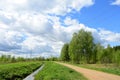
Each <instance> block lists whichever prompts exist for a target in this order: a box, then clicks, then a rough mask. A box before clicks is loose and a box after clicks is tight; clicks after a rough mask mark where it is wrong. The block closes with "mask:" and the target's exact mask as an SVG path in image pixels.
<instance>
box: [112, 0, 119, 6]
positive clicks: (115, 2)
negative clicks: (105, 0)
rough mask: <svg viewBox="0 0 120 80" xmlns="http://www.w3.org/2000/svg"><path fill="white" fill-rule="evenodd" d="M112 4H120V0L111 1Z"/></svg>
mask: <svg viewBox="0 0 120 80" xmlns="http://www.w3.org/2000/svg"><path fill="white" fill-rule="evenodd" d="M111 4H112V5H118V6H119V5H120V0H115V1H114V2H112V3H111Z"/></svg>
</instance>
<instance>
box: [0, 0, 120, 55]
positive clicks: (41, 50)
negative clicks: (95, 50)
mask: <svg viewBox="0 0 120 80" xmlns="http://www.w3.org/2000/svg"><path fill="white" fill-rule="evenodd" d="M119 21H120V0H0V55H2V54H5V55H12V56H16V57H39V56H42V57H51V56H57V57H58V56H59V55H60V50H61V48H62V46H63V44H64V43H69V42H70V40H71V38H72V34H73V33H74V32H78V31H79V30H81V29H84V30H85V31H90V32H92V35H93V37H94V41H95V42H100V43H101V44H102V45H103V46H107V45H108V44H110V45H111V46H117V45H120V22H119Z"/></svg>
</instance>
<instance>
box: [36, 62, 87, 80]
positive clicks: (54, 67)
mask: <svg viewBox="0 0 120 80" xmlns="http://www.w3.org/2000/svg"><path fill="white" fill-rule="evenodd" d="M35 80H87V79H86V78H85V77H83V76H82V75H81V74H79V73H78V72H76V71H74V70H72V69H70V68H67V67H65V66H62V65H60V64H57V63H55V62H45V66H44V68H43V69H42V70H41V71H40V72H38V74H36V75H35Z"/></svg>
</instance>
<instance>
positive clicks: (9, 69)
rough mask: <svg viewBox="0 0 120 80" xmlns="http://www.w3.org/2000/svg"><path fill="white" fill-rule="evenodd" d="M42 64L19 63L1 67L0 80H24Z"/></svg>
mask: <svg viewBox="0 0 120 80" xmlns="http://www.w3.org/2000/svg"><path fill="white" fill-rule="evenodd" d="M41 64H42V63H41V62H18V63H9V64H3V65H0V80H22V79H23V78H25V77H26V76H27V75H29V74H30V73H32V72H33V71H34V70H36V69H37V68H38V67H40V66H41Z"/></svg>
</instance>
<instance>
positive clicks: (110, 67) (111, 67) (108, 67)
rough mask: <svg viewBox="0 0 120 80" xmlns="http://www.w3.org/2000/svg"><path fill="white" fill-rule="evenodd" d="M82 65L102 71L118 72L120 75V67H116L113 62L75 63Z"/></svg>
mask: <svg viewBox="0 0 120 80" xmlns="http://www.w3.org/2000/svg"><path fill="white" fill-rule="evenodd" d="M73 65H77V66H80V67H84V68H88V69H94V70H98V71H102V72H107V73H111V74H116V75H119V76H120V67H116V66H114V65H113V64H107V65H105V64H73Z"/></svg>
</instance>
